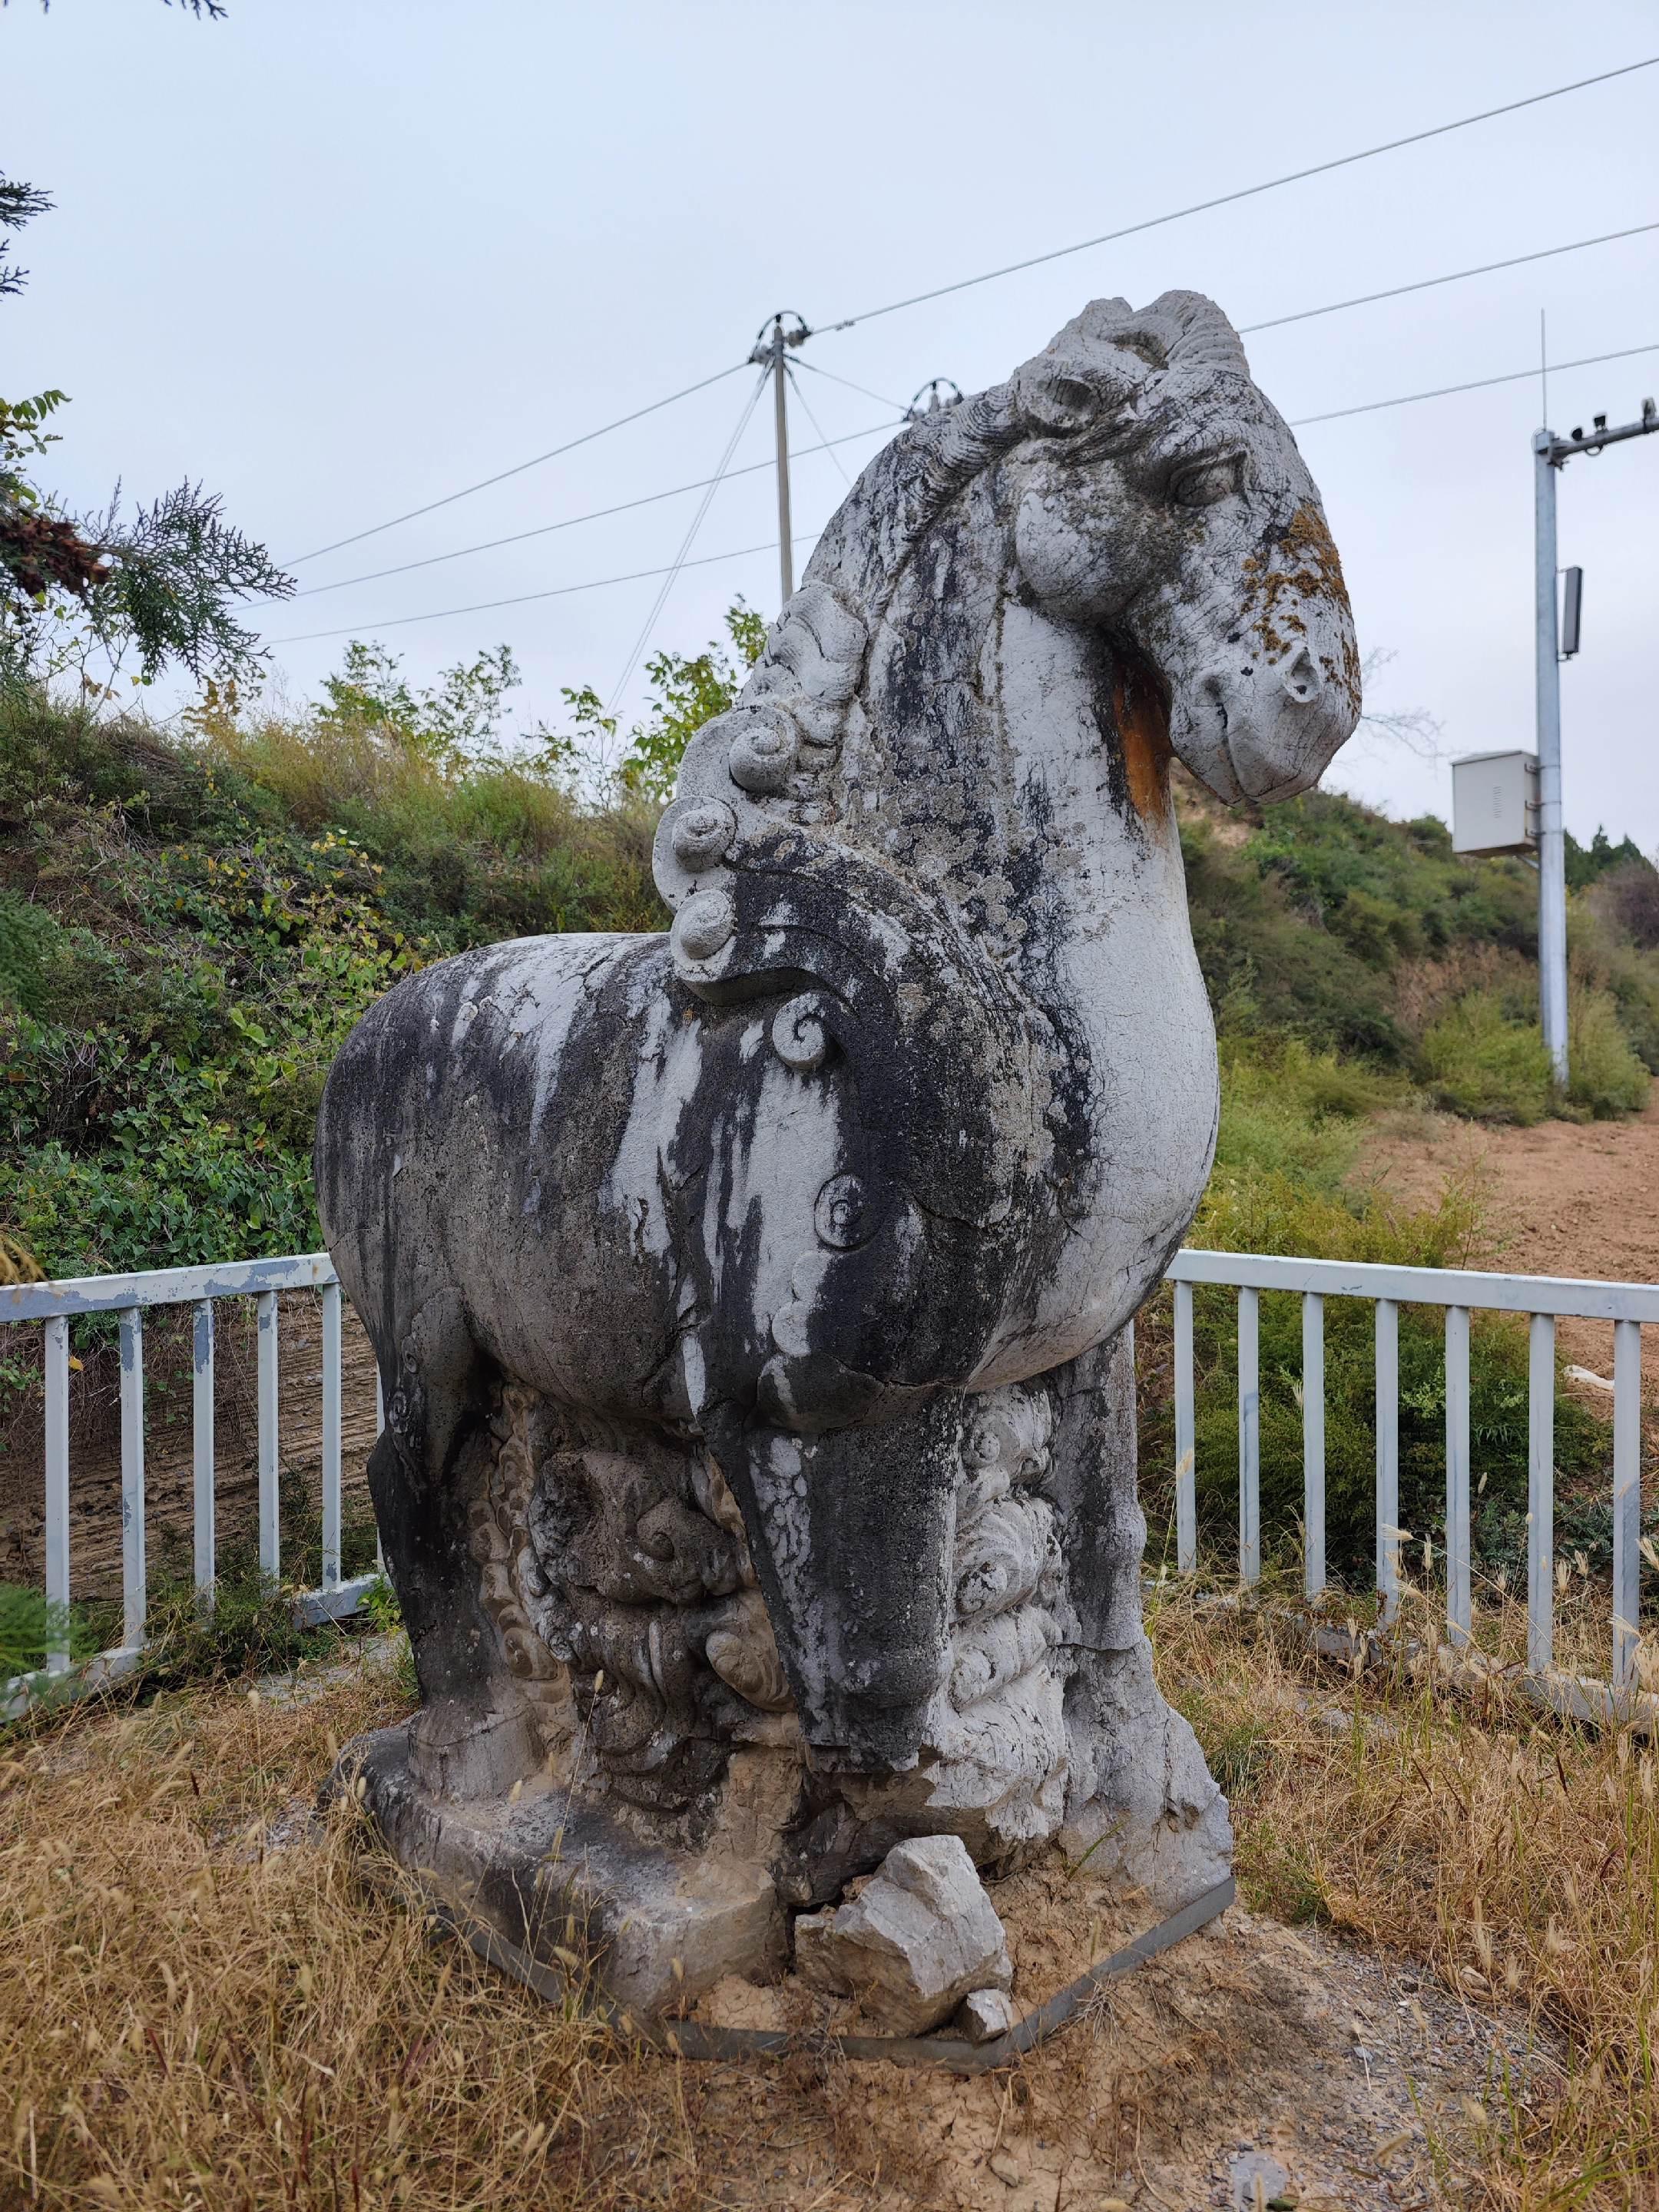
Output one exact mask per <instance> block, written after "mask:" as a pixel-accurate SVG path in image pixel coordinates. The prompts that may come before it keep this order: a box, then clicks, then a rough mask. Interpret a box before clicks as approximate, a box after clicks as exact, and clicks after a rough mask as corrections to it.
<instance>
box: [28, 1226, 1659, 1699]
mask: <svg viewBox="0 0 1659 2212" xmlns="http://www.w3.org/2000/svg"><path fill="white" fill-rule="evenodd" d="M1169 1279H1170V1283H1171V1284H1172V1285H1173V1290H1174V1306H1175V1312H1174V1319H1175V1431H1176V1435H1175V1449H1176V1565H1177V1569H1178V1571H1180V1572H1181V1573H1182V1574H1191V1573H1193V1572H1194V1571H1195V1570H1196V1568H1197V1565H1198V1498H1197V1470H1196V1461H1195V1429H1196V1389H1195V1379H1194V1354H1193V1292H1194V1288H1195V1287H1198V1286H1201V1285H1218V1286H1221V1287H1223V1288H1230V1289H1232V1290H1235V1291H1237V1294H1238V1489H1239V1499H1238V1565H1239V1575H1240V1578H1241V1580H1242V1581H1243V1583H1245V1584H1246V1585H1249V1584H1253V1583H1255V1582H1257V1581H1258V1580H1259V1578H1260V1576H1261V1389H1260V1376H1259V1371H1258V1370H1259V1364H1260V1352H1259V1345H1260V1334H1259V1323H1260V1312H1259V1307H1260V1298H1261V1292H1262V1291H1288V1292H1290V1293H1291V1294H1292V1295H1296V1296H1299V1297H1300V1298H1301V1300H1302V1440H1303V1486H1304V1487H1303V1519H1304V1532H1303V1534H1304V1588H1305V1591H1306V1595H1308V1597H1309V1598H1310V1599H1314V1598H1316V1597H1318V1596H1319V1595H1321V1593H1322V1591H1323V1590H1324V1589H1325V1587H1326V1579H1327V1577H1326V1565H1325V1390H1324V1313H1325V1300H1326V1299H1327V1298H1328V1297H1351V1298H1364V1299H1368V1300H1370V1302H1371V1303H1372V1304H1374V1306H1375V1309H1376V1588H1377V1590H1378V1593H1379V1595H1380V1597H1381V1600H1382V1604H1383V1616H1384V1619H1385V1620H1387V1619H1388V1618H1389V1617H1391V1615H1392V1614H1393V1613H1394V1611H1395V1607H1396V1605H1397V1602H1398V1599H1399V1595H1400V1586H1401V1542H1402V1541H1403V1532H1402V1531H1401V1528H1400V1527H1399V1525H1398V1524H1399V1518H1400V1417H1399V1374H1400V1370H1399V1324H1400V1308H1401V1305H1402V1304H1403V1305H1428V1306H1437V1307H1439V1308H1441V1309H1442V1310H1443V1312H1444V1314H1445V1356H1446V1449H1445V1465H1446V1528H1445V1547H1444V1570H1445V1583H1446V1627H1447V1634H1448V1638H1449V1641H1450V1642H1451V1643H1452V1644H1454V1645H1458V1646H1468V1644H1470V1642H1471V1640H1472V1637H1473V1607H1472V1600H1471V1589H1470V1452H1469V1319H1470V1315H1471V1313H1472V1312H1473V1311H1474V1310H1484V1311H1492V1312H1500V1313H1512V1314H1524V1315H1526V1316H1528V1320H1529V1323H1530V1328H1531V1341H1530V1358H1529V1362H1528V1401H1529V1403H1528V1520H1527V1607H1528V1632H1527V1664H1528V1668H1529V1669H1532V1670H1533V1671H1534V1672H1538V1673H1542V1672H1544V1671H1546V1670H1547V1669H1548V1668H1550V1667H1551V1665H1552V1664H1553V1657H1554V1631H1555V1558H1554V1477H1555V1467H1554V1450H1553V1438H1554V1415H1555V1323H1556V1321H1557V1320H1558V1319H1559V1318H1560V1317H1561V1316H1576V1317H1582V1318H1584V1319H1588V1320H1595V1321H1607V1322H1612V1323H1613V1344H1614V1356H1613V1608H1612V1609H1613V1645H1612V1676H1611V1680H1612V1686H1613V1689H1614V1690H1615V1691H1621V1690H1625V1689H1627V1688H1629V1687H1631V1686H1632V1685H1633V1683H1634V1680H1635V1674H1636V1654H1637V1646H1638V1626H1637V1624H1638V1619H1639V1609H1640V1576H1641V1541H1642V1528H1641V1443H1642V1437H1641V1388H1642V1336H1641V1332H1642V1325H1643V1323H1644V1322H1659V1285H1655V1284H1643V1283H1603V1282H1589V1281H1576V1280H1572V1279H1559V1278H1554V1277H1549V1276H1542V1275H1503V1274H1487V1273H1477V1272H1475V1271H1474V1270H1470V1269H1458V1268H1440V1267H1385V1266H1377V1265H1370V1264H1357V1263H1351V1262H1349V1261H1335V1260H1300V1259H1282V1258H1273V1257H1267V1256H1264V1255H1259V1254H1250V1253H1235V1252H1204V1251H1194V1250H1183V1251H1181V1252H1178V1253H1177V1254H1176V1257H1175V1260H1174V1261H1173V1262H1172V1263H1171V1266H1170V1271H1169ZM298 1290H315V1291H320V1293H321V1296H322V1353H323V1371H322V1399H323V1405H322V1578H321V1582H320V1583H319V1586H318V1587H317V1588H316V1589H312V1590H307V1591H306V1592H304V1593H302V1595H301V1597H300V1599H299V1601H298V1608H297V1609H298V1612H299V1615H300V1618H301V1620H304V1621H307V1622H317V1621H320V1620H343V1619H345V1618H347V1617H348V1616H349V1615H350V1614H352V1613H356V1611H357V1610H358V1609H359V1607H361V1605H362V1601H363V1597H364V1595H365V1593H366V1592H367V1591H368V1589H369V1588H370V1587H371V1585H372V1584H373V1583H374V1579H375V1577H374V1576H373V1575H360V1576H357V1577H354V1578H353V1579H351V1580H349V1581H343V1580H342V1579H341V1574H340V1541H341V1514H340V1450H341V1395H340V1360H341V1323H342V1304H341V1292H340V1285H339V1280H338V1278H337V1276H336V1274H335V1273H334V1268H333V1266H332V1263H331V1261H330V1260H329V1257H328V1255H327V1254H326V1253H322V1252H313V1253H306V1254H301V1255H294V1256H291V1257H289V1258H284V1259H277V1260H246V1261H233V1262H231V1263H229V1264H228V1265H225V1266H217V1267H181V1268H173V1269H160V1270H156V1271H154V1272H150V1273H141V1274H131V1275H89V1276H85V1277H82V1278H79V1279H71V1280H66V1281H60V1282H52V1283H24V1284H20V1285H11V1286H7V1287H4V1288H0V1322H40V1323H42V1324H43V1325H44V1330H45V1340H46V1341H45V1353H46V1358H45V1394H46V1545H45V1550H46V1598H47V1602H48V1609H49V1620H50V1621H51V1622H52V1624H54V1626H53V1627H52V1637H53V1639H54V1647H55V1648H51V1649H49V1650H48V1652H47V1656H46V1668H45V1670H44V1671H45V1672H46V1674H48V1675H54V1674H63V1673H64V1672H66V1671H67V1670H68V1669H69V1668H70V1651H69V1650H68V1648H67V1640H66V1639H67V1628H66V1623H67V1621H68V1618H69V1605H70V1438H69V1375H70V1335H69V1333H70V1322H71V1320H73V1319H74V1318H75V1317H76V1316H79V1315H84V1314H96V1313H113V1314H115V1315H117V1316H118V1318H119V1324H120V1354H121V1383H120V1398H121V1529H122V1619H123V1632H122V1641H121V1643H120V1644H118V1645H117V1646H115V1647H113V1648H112V1649H111V1650H107V1651H104V1652H102V1653H100V1654H99V1656H98V1657H97V1659H96V1660H94V1661H93V1662H91V1663H90V1665H89V1666H88V1668H86V1670H85V1672H86V1674H87V1676H88V1680H94V1681H95V1680H106V1679H109V1678H110V1677H112V1676H113V1675H116V1674H122V1673H125V1672H126V1671H128V1670H130V1669H131V1667H132V1666H133V1665H134V1664H136V1662H137V1659H138V1656H139V1655H140V1653H141V1651H142V1650H143V1636H144V1621H145V1616H146V1613H147V1610H148V1588H147V1582H146V1573H145V1518H144V1355H143V1345H144V1315H145V1313H146V1311H147V1310H149V1309H150V1308H153V1307H156V1306H179V1305H189V1306H191V1307H193V1308H194V1328H193V1334H192V1376H193V1402H192V1453H193V1497H192V1513H193V1528H194V1545H193V1553H194V1578H195V1583H196V1587H197V1590H198V1591H199V1592H200V1593H201V1595H202V1596H203V1598H204V1601H210V1599H211V1593H212V1590H213V1586H214V1578H215V1536H214V1511H215V1506H214V1492H215V1482H214V1476H215V1459H214V1307H215V1305H216V1303H217V1302H218V1301H219V1300H221V1299H223V1298H233V1297H252V1298H254V1299H256V1300H257V1301H258V1547H259V1565H260V1569H261V1571H262V1572H263V1573H264V1574H266V1575H269V1576H270V1577H276V1576H277V1575H278V1574H279V1573H280V1572H281V1566H282V1554H281V1539H280V1516H279V1486H278V1471H279V1465H280V1462H279V1455H278V1401H277V1374H278V1366H277V1358H278V1319H277V1304H276V1301H277V1294H278V1293H279V1292H280V1291H298ZM375 1396H376V1425H377V1428H378V1427H379V1426H380V1425H381V1421H382V1419H383V1416H382V1414H381V1412H380V1387H379V1384H378V1383H377V1384H376V1392H375ZM32 1679H33V1678H30V1677H20V1678H19V1679H18V1681H17V1682H15V1683H13V1684H11V1685H9V1686H7V1693H8V1694H9V1695H10V1696H11V1697H12V1698H13V1699H15V1695H16V1694H17V1692H19V1691H20V1690H21V1691H22V1692H24V1694H27V1686H28V1684H29V1682H30V1681H31V1680H32Z"/></svg>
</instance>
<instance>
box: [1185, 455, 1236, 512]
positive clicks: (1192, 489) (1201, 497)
mask: <svg viewBox="0 0 1659 2212" xmlns="http://www.w3.org/2000/svg"><path fill="white" fill-rule="evenodd" d="M1239 475H1240V471H1239V463H1238V456H1237V453H1229V454H1228V455H1227V456H1226V457H1225V459H1222V460H1218V461H1200V463H1199V464H1198V465H1197V467H1196V468H1191V469H1184V470H1182V473H1181V474H1180V475H1179V476H1178V477H1176V481H1175V501H1176V506H1177V507H1213V506H1214V505H1215V503H1216V501H1218V500H1223V499H1231V497H1232V495H1233V494H1234V493H1235V492H1236V491H1237V489H1238V488H1239Z"/></svg>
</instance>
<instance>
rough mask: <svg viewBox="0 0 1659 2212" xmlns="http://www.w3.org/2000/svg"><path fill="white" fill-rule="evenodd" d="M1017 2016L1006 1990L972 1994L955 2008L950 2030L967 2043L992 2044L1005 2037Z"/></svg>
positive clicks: (977, 1991) (972, 1991)
mask: <svg viewBox="0 0 1659 2212" xmlns="http://www.w3.org/2000/svg"><path fill="white" fill-rule="evenodd" d="M1018 2018H1019V2015H1018V2013H1017V2012H1016V2011H1015V2010H1014V2001H1013V1999H1012V1997H1011V1996H1009V1994H1008V1992H1007V1991H1006V1990H970V1991H969V1994H968V1995H967V1996H965V1997H963V2001H962V2002H961V2003H960V2004H959V2005H958V2006H957V2016H956V2019H955V2021H954V2022H953V2023H952V2025H953V2026H955V2027H958V2028H960V2029H961V2031H962V2033H963V2034H964V2035H965V2036H966V2037H967V2039H968V2040H969V2043H994V2042H995V2041H996V2039H997V2038H998V2037H999V2036H1000V2035H1006V2034H1007V2033H1008V2031H1009V2029H1010V2028H1011V2027H1012V2026H1013V2025H1014V2022H1015V2021H1017V2020H1018Z"/></svg>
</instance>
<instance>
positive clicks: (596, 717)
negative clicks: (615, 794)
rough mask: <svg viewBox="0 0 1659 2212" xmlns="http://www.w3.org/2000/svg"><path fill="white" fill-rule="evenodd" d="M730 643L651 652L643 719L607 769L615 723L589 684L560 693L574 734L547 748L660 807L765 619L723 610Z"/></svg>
mask: <svg viewBox="0 0 1659 2212" xmlns="http://www.w3.org/2000/svg"><path fill="white" fill-rule="evenodd" d="M726 637H727V639H728V640H729V641H730V643H729V644H722V642H721V641H720V639H719V638H711V639H710V641H709V642H708V645H707V646H706V647H704V648H703V650H702V652H701V653H694V654H687V653H653V655H652V657H651V659H649V660H647V662H646V664H645V671H646V674H647V676H648V677H649V678H650V679H651V693H650V699H649V702H648V704H647V709H646V714H645V716H644V719H643V720H641V721H638V722H635V725H634V726H633V727H632V729H630V730H629V732H628V750H626V752H624V753H623V757H622V758H621V760H620V761H618V762H617V764H616V766H615V767H614V768H612V766H611V760H612V757H613V756H614V754H615V750H616V744H617V732H618V731H619V730H620V728H621V726H622V725H621V723H620V720H618V718H617V716H616V715H614V714H607V713H606V712H605V702H604V701H603V700H602V699H601V698H600V697H599V693H598V692H597V691H596V690H594V689H593V687H592V684H582V685H580V687H579V688H578V689H576V690H570V689H568V688H566V689H565V690H564V692H563V695H562V696H563V698H564V702H565V705H566V706H567V707H568V708H569V710H570V718H571V720H572V722H573V723H574V726H575V728H574V734H572V735H570V736H568V737H566V738H555V739H554V740H552V744H551V747H550V750H554V751H556V752H558V753H559V754H561V755H562V757H564V758H565V759H567V760H569V761H572V762H574V763H582V764H585V765H586V766H588V767H589V768H591V769H594V770H596V771H597V773H599V775H601V776H602V777H603V778H605V779H606V780H614V781H615V782H616V783H617V785H619V786H620V787H621V789H622V790H623V792H624V793H626V794H627V795H628V796H629V798H632V799H647V800H648V801H649V802H650V803H651V804H652V805H655V806H661V805H665V804H666V803H667V801H668V799H669V798H670V796H671V793H672V792H673V789H674V778H675V777H676V775H678V773H679V766H680V762H681V759H682V758H683V757H684V752H685V749H686V747H687V745H689V744H690V742H691V740H692V738H694V737H695V736H696V733H697V732H698V731H699V730H700V729H701V728H702V726H703V724H704V723H705V722H708V721H712V720H713V719H714V716H715V715H716V714H724V713H725V712H726V708H728V707H729V706H730V705H731V704H732V702H733V700H735V699H736V697H737V696H738V692H739V691H740V690H742V689H743V685H744V678H745V677H747V675H748V673H749V671H750V669H751V668H752V667H753V666H754V665H755V663H756V662H757V660H758V659H760V656H761V652H762V649H763V647H764V646H765V643H766V620H765V617H763V616H762V615H757V613H756V612H755V611H754V609H753V608H752V607H750V606H747V605H744V601H743V600H742V599H738V600H735V601H734V602H733V604H732V605H731V606H730V607H729V608H728V609H727V610H726Z"/></svg>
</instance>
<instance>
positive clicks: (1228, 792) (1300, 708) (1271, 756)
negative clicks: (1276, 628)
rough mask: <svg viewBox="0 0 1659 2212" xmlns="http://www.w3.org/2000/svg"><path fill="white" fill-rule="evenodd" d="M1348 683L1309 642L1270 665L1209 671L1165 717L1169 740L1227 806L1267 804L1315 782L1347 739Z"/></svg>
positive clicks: (1351, 713) (1352, 718) (1350, 721)
mask: <svg viewBox="0 0 1659 2212" xmlns="http://www.w3.org/2000/svg"><path fill="white" fill-rule="evenodd" d="M1357 721H1358V707H1357V704H1356V702H1355V701H1354V698H1353V696H1352V691H1351V690H1350V688H1349V685H1348V684H1347V683H1346V681H1345V680H1344V678H1342V677H1341V675H1340V674H1337V675H1333V674H1332V672H1331V671H1330V669H1329V667H1328V666H1326V665H1322V657H1321V655H1320V654H1319V653H1317V651H1316V649H1315V648H1314V647H1312V646H1310V645H1308V644H1297V646H1296V647H1295V648H1294V650H1293V651H1292V652H1291V653H1289V654H1288V655H1287V656H1285V658H1284V659H1280V660H1279V661H1278V662H1276V663H1273V664H1271V665H1260V664H1258V665H1257V666H1255V667H1254V668H1249V669H1240V668H1238V667H1237V665H1235V664H1234V663H1232V662H1229V664H1228V665H1226V666H1225V668H1215V667H1212V668H1211V669H1210V670H1208V671H1206V673H1205V674H1203V675H1202V676H1201V677H1200V678H1199V679H1198V681H1197V683H1196V684H1194V685H1193V686H1192V688H1191V690H1190V691H1188V693H1187V694H1186V695H1185V696H1181V695H1177V696H1176V700H1175V701H1174V702H1173V705H1172V710H1171V714H1170V740H1171V742H1172V744H1174V747H1175V750H1176V752H1177V753H1178V754H1179V755H1180V756H1181V758H1182V760H1183V761H1184V762H1185V763H1186V764H1187V766H1188V768H1189V769H1191V770H1192V772H1193V774H1194V775H1196V776H1197V777H1198V779H1199V781H1200V782H1201V783H1204V784H1206V785H1208V787H1209V788H1210V789H1211V790H1212V792H1214V793H1215V794H1216V796H1217V798H1218V799H1223V800H1225V802H1226V803H1227V804H1228V805H1237V804H1238V803H1239V802H1240V801H1244V802H1246V803H1248V804H1250V805H1259V806H1260V805H1271V804H1272V803H1273V802H1274V801H1275V800H1278V799H1293V798H1294V797H1295V796H1296V794H1297V793H1298V792H1301V791H1307V790H1310V789H1311V787H1313V786H1314V785H1315V784H1316V783H1317V782H1318V781H1319V779H1320V777H1321V776H1322V775H1323V774H1324V772H1325V769H1327V768H1328V766H1329V764H1330V762H1331V760H1332V758H1333V757H1334V754H1335V753H1336V751H1337V750H1338V748H1339V747H1340V746H1341V745H1343V744H1346V741H1347V739H1348V738H1350V737H1352V734H1353V730H1354V726H1355V724H1356V722H1357Z"/></svg>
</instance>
